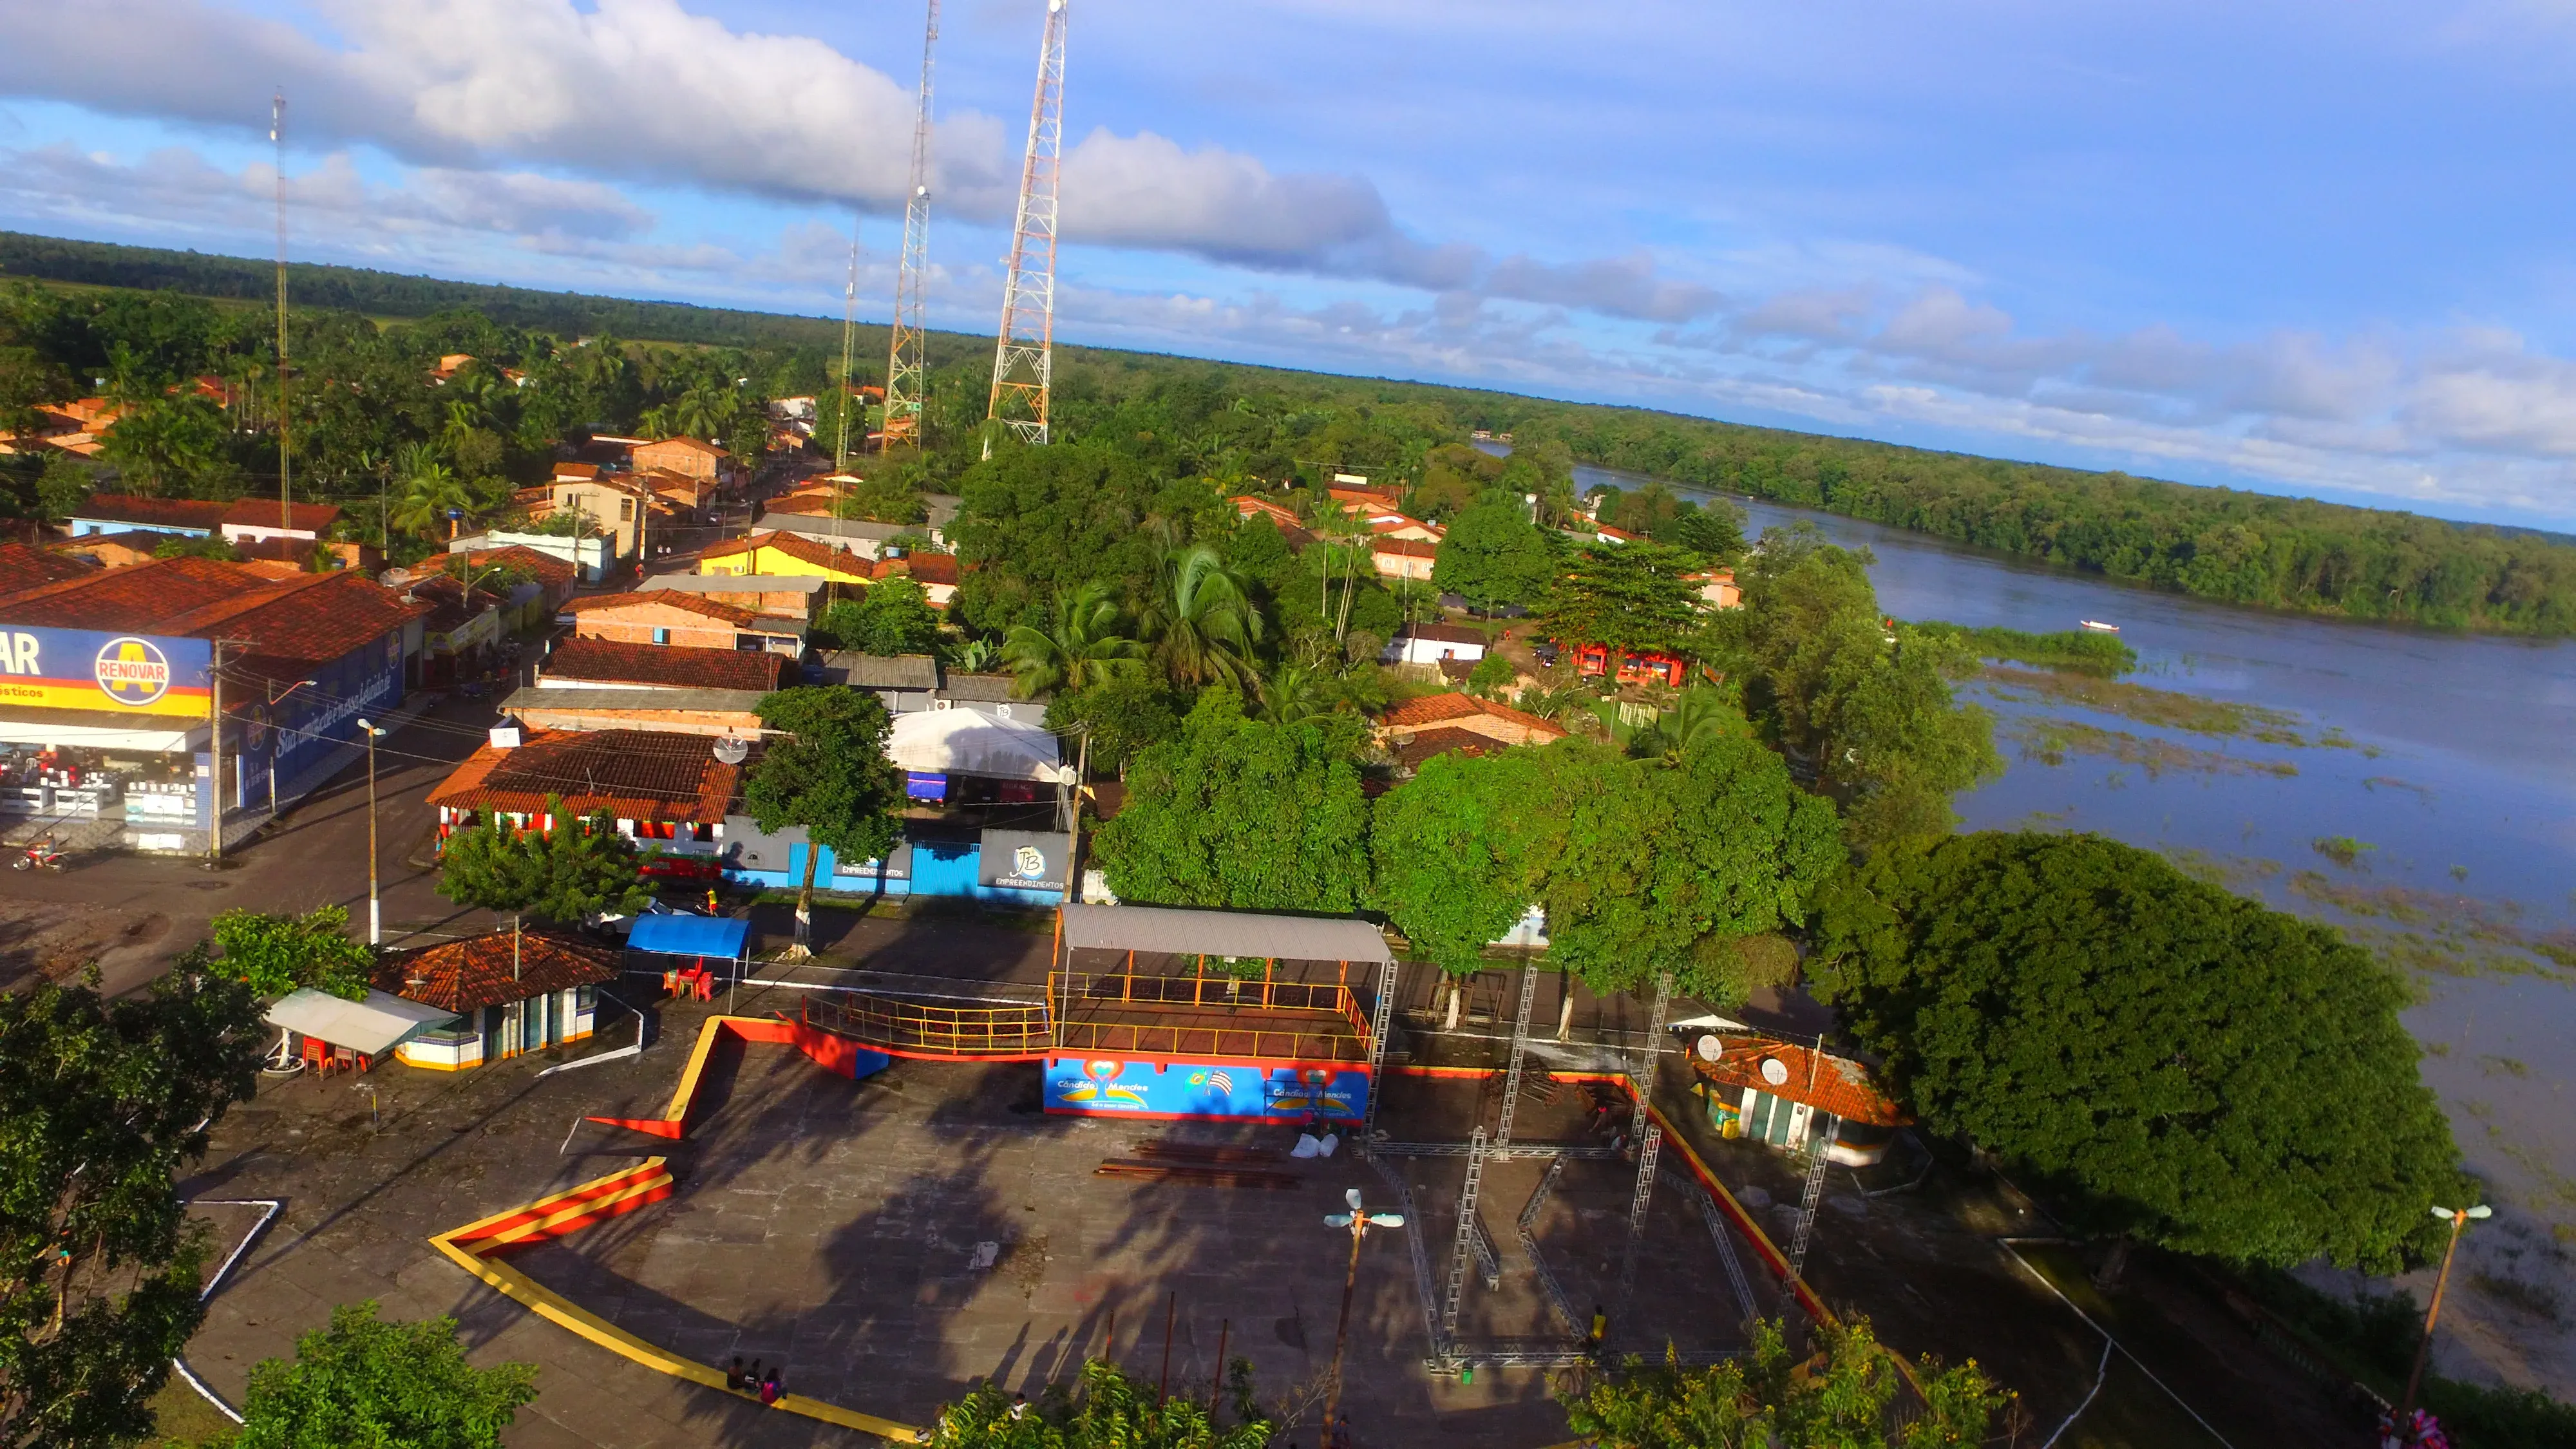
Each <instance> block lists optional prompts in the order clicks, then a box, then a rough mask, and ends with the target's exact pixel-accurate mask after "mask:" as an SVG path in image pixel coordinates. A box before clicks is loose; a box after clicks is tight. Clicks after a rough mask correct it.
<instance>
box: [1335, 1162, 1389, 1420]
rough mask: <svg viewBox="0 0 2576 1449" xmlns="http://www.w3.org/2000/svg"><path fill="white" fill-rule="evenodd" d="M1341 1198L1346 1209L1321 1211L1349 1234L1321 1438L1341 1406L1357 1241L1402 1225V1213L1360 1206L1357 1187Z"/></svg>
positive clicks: (1357, 1273)
mask: <svg viewBox="0 0 2576 1449" xmlns="http://www.w3.org/2000/svg"><path fill="white" fill-rule="evenodd" d="M1342 1200H1343V1201H1344V1202H1347V1203H1349V1204H1350V1205H1351V1210H1350V1211H1349V1212H1346V1213H1326V1214H1324V1226H1326V1227H1328V1228H1348V1229H1350V1233H1351V1266H1350V1271H1349V1272H1347V1273H1345V1274H1343V1275H1342V1321H1341V1323H1340V1324H1339V1325H1338V1326H1337V1327H1335V1328H1334V1329H1333V1387H1332V1390H1331V1392H1330V1393H1329V1394H1328V1395H1327V1396H1326V1398H1325V1400H1324V1437H1325V1438H1326V1439H1327V1440H1328V1441H1329V1440H1330V1438H1331V1436H1332V1433H1333V1423H1334V1419H1333V1415H1334V1412H1335V1411H1336V1410H1338V1409H1340V1408H1341V1406H1342V1346H1343V1345H1344V1344H1345V1343H1347V1342H1349V1341H1350V1336H1351V1289H1352V1288H1353V1287H1355V1286H1356V1285H1357V1284H1358V1283H1359V1279H1360V1240H1361V1239H1362V1238H1365V1237H1367V1236H1368V1230H1369V1229H1371V1228H1400V1227H1403V1226H1404V1214H1402V1213H1373V1212H1370V1211H1369V1210H1368V1209H1366V1208H1364V1207H1362V1206H1360V1190H1359V1189H1358V1188H1356V1187H1355V1188H1351V1189H1350V1190H1348V1191H1346V1192H1344V1193H1343V1194H1342Z"/></svg>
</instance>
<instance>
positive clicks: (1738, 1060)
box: [1691, 1031, 1912, 1167]
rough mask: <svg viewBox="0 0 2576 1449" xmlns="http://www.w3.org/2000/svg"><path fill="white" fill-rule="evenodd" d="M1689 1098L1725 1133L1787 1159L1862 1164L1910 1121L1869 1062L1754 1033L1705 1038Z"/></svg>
mask: <svg viewBox="0 0 2576 1449" xmlns="http://www.w3.org/2000/svg"><path fill="white" fill-rule="evenodd" d="M1691 1071H1692V1073H1693V1075H1694V1076H1696V1077H1697V1078H1698V1081H1697V1082H1695V1083H1694V1084H1693V1087H1692V1091H1693V1095H1695V1096H1698V1097H1699V1098H1701V1099H1702V1100H1703V1101H1705V1102H1706V1103H1707V1104H1708V1119H1709V1124H1710V1125H1711V1126H1713V1127H1715V1128H1717V1130H1718V1133H1719V1135H1721V1136H1725V1137H1750V1138H1753V1139H1755V1140H1757V1141H1761V1142H1767V1143H1769V1144H1770V1145H1772V1146H1773V1147H1777V1148H1779V1149H1781V1150H1782V1151H1784V1152H1787V1153H1789V1154H1791V1155H1792V1156H1800V1157H1803V1156H1805V1155H1807V1154H1808V1153H1809V1152H1811V1151H1814V1150H1815V1149H1816V1148H1818V1147H1822V1148H1823V1150H1824V1153H1825V1159H1826V1160H1827V1161H1829V1162H1838V1163H1841V1164H1843V1165H1844V1166H1846V1167H1867V1166H1869V1165H1870V1164H1872V1163H1874V1162H1877V1161H1879V1160H1880V1159H1882V1158H1884V1157H1885V1156H1886V1155H1887V1149H1888V1145H1889V1144H1890V1143H1891V1142H1893V1141H1895V1139H1896V1132H1897V1129H1898V1128H1900V1127H1903V1126H1905V1125H1906V1124H1907V1123H1908V1122H1910V1121H1911V1120H1912V1119H1911V1118H1909V1117H1908V1116H1906V1114H1905V1110H1904V1109H1903V1108H1902V1107H1900V1106H1898V1105H1897V1103H1896V1101H1895V1099H1894V1098H1892V1097H1890V1096H1888V1095H1887V1093H1886V1092H1885V1091H1884V1090H1883V1089H1882V1088H1881V1087H1880V1086H1879V1083H1878V1079H1877V1077H1876V1075H1875V1074H1874V1073H1873V1072H1872V1071H1871V1070H1870V1068H1869V1065H1868V1064H1867V1063H1865V1062H1863V1061H1861V1060H1860V1059H1858V1058H1856V1057H1848V1056H1843V1055H1840V1054H1838V1053H1835V1052H1829V1051H1826V1050H1824V1049H1822V1048H1821V1047H1819V1046H1814V1045H1809V1044H1806V1043H1801V1042H1792V1041H1783V1040H1781V1039H1779V1038H1777V1037H1773V1036H1768V1035H1764V1034H1762V1033H1759V1032H1747V1031H1720V1032H1712V1033H1710V1034H1708V1035H1705V1036H1702V1037H1701V1038H1700V1039H1699V1041H1698V1043H1697V1044H1696V1046H1695V1047H1694V1049H1693V1051H1692V1053H1691Z"/></svg>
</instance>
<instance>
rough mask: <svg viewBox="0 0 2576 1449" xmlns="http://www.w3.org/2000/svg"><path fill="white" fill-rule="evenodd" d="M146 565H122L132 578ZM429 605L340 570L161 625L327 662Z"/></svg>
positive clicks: (253, 649)
mask: <svg viewBox="0 0 2576 1449" xmlns="http://www.w3.org/2000/svg"><path fill="white" fill-rule="evenodd" d="M176 561H177V560H173V562H176ZM142 572H144V571H143V570H142V569H127V570H125V574H126V576H128V577H131V576H134V575H137V574H140V573H142ZM428 612H429V606H428V605H426V604H417V603H412V602H410V601H408V600H405V599H402V598H400V597H397V596H396V595H395V594H394V593H393V591H392V590H390V589H387V588H385V587H384V586H382V585H380V584H378V583H377V582H376V581H375V580H373V579H370V578H368V577H367V576H366V575H364V574H362V573H358V572H355V571H354V570H348V569H343V570H340V571H338V572H334V573H327V574H305V575H302V576H300V577H297V578H295V579H293V580H290V581H288V582H285V583H281V584H277V585H274V586H273V587H271V588H269V589H265V590H262V591H261V592H259V593H256V594H251V595H246V596H243V597H241V598H237V599H230V600H225V601H222V602H219V603H214V604H209V605H206V606H205V607H203V608H199V609H195V610H192V611H191V612H189V613H187V614H183V615H180V616H179V617H177V618H175V619H171V620H169V621H167V622H166V623H164V624H163V625H162V626H161V628H162V629H163V630H164V631H165V632H169V633H177V634H187V635H194V636H196V637H199V638H215V637H218V636H220V637H222V638H226V639H240V640H246V641H248V643H249V645H250V651H249V652H250V654H251V656H253V657H256V658H266V659H293V660H302V661H305V662H307V663H314V664H323V663H328V662H330V661H331V660H334V659H338V658H340V657H341V656H342V655H345V654H347V653H349V652H350V651H351V650H354V649H357V648H359V647H360V646H362V645H365V644H368V643H371V642H373V641H375V640H377V639H381V638H383V637H384V636H385V635H387V634H389V633H392V632H393V631H394V630H397V629H399V628H401V627H402V626H403V624H404V623H405V622H407V621H409V620H411V619H414V618H417V617H419V616H420V615H423V614H426V613H428Z"/></svg>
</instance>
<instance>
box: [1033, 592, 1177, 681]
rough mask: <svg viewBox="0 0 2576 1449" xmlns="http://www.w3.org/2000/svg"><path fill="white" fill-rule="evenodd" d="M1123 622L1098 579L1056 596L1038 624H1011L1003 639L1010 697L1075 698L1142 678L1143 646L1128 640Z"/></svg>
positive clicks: (1113, 597)
mask: <svg viewBox="0 0 2576 1449" xmlns="http://www.w3.org/2000/svg"><path fill="white" fill-rule="evenodd" d="M1124 623H1125V618H1124V614H1123V611H1121V610H1120V609H1119V607H1118V600H1117V597H1116V594H1115V593H1114V591H1112V590H1111V588H1110V587H1109V585H1108V584H1106V583H1103V582H1101V581H1099V580H1093V581H1092V582H1090V583H1086V584H1084V585H1082V586H1081V587H1079V588H1077V589H1075V590H1073V592H1072V593H1070V594H1059V595H1057V596H1056V600H1055V603H1054V604H1053V606H1051V607H1050V608H1049V609H1048V610H1047V616H1046V619H1045V621H1044V622H1043V623H1037V624H1014V625H1012V626H1011V631H1010V633H1009V634H1007V635H1005V636H1004V637H1003V640H1002V658H1003V660H1004V661H1005V662H1006V663H1008V664H1009V665H1010V668H1011V673H1012V674H1014V675H1016V676H1017V680H1016V682H1015V683H1014V684H1013V686H1012V688H1013V690H1014V692H1016V693H1018V694H1020V695H1022V696H1027V695H1033V694H1049V693H1053V692H1056V691H1059V690H1061V691H1065V692H1067V693H1080V692H1081V691H1083V690H1086V689H1089V688H1091V687H1092V686H1094V685H1097V684H1105V683H1107V682H1109V681H1110V680H1113V679H1124V678H1130V677H1133V676H1136V675H1138V674H1141V673H1143V672H1144V667H1145V646H1144V645H1142V644H1140V643H1138V642H1136V641H1135V640H1134V639H1131V638H1129V637H1127V635H1126V634H1125V632H1124V631H1123V627H1122V626H1123V625H1124Z"/></svg>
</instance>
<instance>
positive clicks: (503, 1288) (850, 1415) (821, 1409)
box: [429, 1018, 929, 1444]
mask: <svg viewBox="0 0 2576 1449" xmlns="http://www.w3.org/2000/svg"><path fill="white" fill-rule="evenodd" d="M722 1020H723V1018H716V1019H715V1020H711V1021H709V1022H708V1023H707V1025H708V1027H709V1028H710V1030H708V1031H706V1032H703V1033H701V1034H700V1036H699V1038H698V1050H697V1054H696V1055H695V1056H694V1057H692V1058H691V1060H690V1063H689V1072H688V1076H687V1078H686V1079H684V1081H683V1082H682V1085H681V1091H682V1096H681V1097H680V1100H679V1103H678V1105H677V1107H676V1108H675V1114H674V1115H676V1114H677V1112H678V1111H684V1110H686V1107H687V1104H688V1096H687V1094H688V1093H689V1092H692V1091H694V1090H695V1089H696V1086H697V1075H698V1072H699V1070H700V1069H701V1068H702V1067H704V1066H705V1064H706V1056H707V1052H708V1050H709V1048H710V1046H711V1045H712V1043H713V1042H714V1040H715V1036H716V1031H715V1030H714V1028H716V1027H717V1023H718V1022H720V1021H722ZM648 1170H649V1171H651V1172H652V1174H653V1175H652V1176H650V1177H646V1178H643V1179H641V1180H639V1181H636V1182H633V1183H631V1184H629V1185H628V1186H626V1187H624V1188H621V1189H619V1190H618V1191H616V1192H610V1193H602V1194H600V1195H598V1196H596V1197H584V1196H583V1195H582V1194H583V1193H584V1192H586V1191H588V1190H590V1189H594V1188H597V1187H598V1186H599V1185H600V1184H602V1183H607V1182H613V1181H616V1180H617V1179H619V1178H625V1177H633V1176H635V1174H637V1173H638V1172H639V1171H648ZM671 1183H672V1179H671V1174H670V1172H669V1170H668V1167H667V1159H664V1158H660V1157H649V1158H646V1159H645V1160H644V1161H642V1162H640V1163H638V1164H636V1165H635V1166H634V1167H630V1168H626V1169H623V1170H621V1171H618V1172H612V1173H610V1174H608V1175H607V1176H605V1177H595V1178H592V1179H591V1180H590V1181H588V1182H585V1183H581V1184H578V1185H577V1186H574V1187H569V1188H566V1189H564V1190H563V1191H561V1192H556V1193H549V1194H547V1195H546V1196H544V1197H541V1198H538V1199H537V1200H536V1201H534V1202H530V1203H526V1204H523V1205H521V1206H519V1207H514V1208H509V1209H506V1210H504V1211H502V1212H497V1213H494V1214H492V1215H491V1216H490V1217H486V1218H479V1219H477V1220H475V1221H473V1222H470V1223H467V1224H466V1225H465V1226H463V1227H460V1228H450V1229H448V1230H447V1231H446V1232H443V1233H440V1234H438V1235H437V1236H435V1237H433V1238H431V1239H430V1240H429V1242H430V1246H432V1247H434V1248H436V1249H438V1251H439V1252H441V1253H443V1254H445V1255H446V1256H447V1257H448V1259H449V1260H450V1261H452V1262H454V1263H455V1264H456V1266H458V1267H460V1268H463V1269H464V1270H465V1271H466V1272H468V1273H471V1274H473V1275H474V1276H475V1277H477V1278H480V1279H482V1280H483V1282H484V1283H485V1284H486V1285H488V1286H489V1287H491V1288H492V1289H494V1290H495V1291H497V1292H499V1293H502V1294H504V1295H506V1296H508V1297H510V1298H513V1299H515V1300H517V1301H518V1302H519V1303H521V1304H523V1305H525V1306H526V1307H527V1308H528V1309H529V1311H531V1312H533V1313H535V1314H536V1315H537V1316H538V1317H540V1318H543V1319H545V1320H546V1321H548V1322H550V1323H553V1324H555V1325H556V1326H557V1327H560V1328H567V1329H570V1330H572V1331H573V1332H574V1333H577V1334H579V1335H580V1336H582V1337H583V1338H586V1339H589V1340H590V1341H591V1342H592V1343H595V1344H597V1345H599V1346H600V1347H601V1348H604V1349H607V1350H608V1351H609V1352H611V1353H614V1354H617V1355H619V1356H620V1357H623V1358H626V1359H628V1360H631V1361H632V1362H635V1363H639V1364H642V1365H643V1366H644V1367H646V1368H649V1369H652V1370H654V1371H656V1372H658V1373H666V1374H669V1375H670V1376H672V1377H673V1378H678V1379H687V1380H688V1381H689V1382H691V1383H693V1384H704V1385H705V1386H707V1387H708V1388H711V1389H716V1390H719V1391H726V1390H725V1376H724V1373H723V1371H722V1370H719V1369H717V1368H714V1367H712V1366H710V1365H708V1364H702V1363H699V1362H698V1361H696V1360H695V1359H686V1358H682V1357H680V1356H679V1355H678V1354H676V1353H673V1352H671V1351H670V1350H669V1349H666V1348H662V1347H660V1346H658V1345H655V1344H652V1343H648V1342H646V1341H645V1340H643V1339H641V1338H638V1337H636V1336H635V1335H634V1334H632V1333H629V1332H627V1331H626V1330H625V1329H622V1328H619V1327H618V1326H617V1325H615V1324H613V1323H610V1322H609V1321H608V1320H606V1319H604V1318H601V1317H600V1316H599V1315H598V1314H596V1313H593V1312H591V1311H590V1310H589V1309H586V1308H583V1307H582V1306H580V1305H579V1304H577V1303H574V1302H573V1301H572V1300H571V1299H569V1298H566V1297H564V1296H563V1295H562V1294H560V1293H557V1292H555V1291H554V1290H553V1289H551V1288H548V1287H546V1286H545V1285H544V1284H541V1283H539V1282H537V1281H536V1280H535V1279H533V1278H530V1277H529V1276H528V1275H527V1274H525V1273H522V1272H520V1271H519V1270H518V1269H516V1268H512V1267H510V1266H508V1265H507V1264H503V1263H496V1262H493V1261H491V1260H489V1259H487V1258H485V1257H483V1256H481V1253H478V1252H477V1251H475V1249H474V1248H468V1247H465V1246H463V1245H462V1244H460V1243H459V1242H458V1241H457V1239H459V1238H461V1237H465V1236H467V1235H469V1234H472V1233H475V1232H476V1231H477V1230H478V1229H479V1230H489V1229H490V1228H491V1227H492V1225H493V1224H495V1223H501V1222H506V1221H508V1220H510V1219H511V1218H516V1217H522V1216H525V1215H527V1214H529V1213H535V1214H537V1215H538V1216H537V1217H535V1218H534V1219H532V1220H530V1221H527V1222H524V1223H521V1224H519V1225H518V1226H516V1227H513V1228H511V1229H508V1230H507V1231H506V1232H504V1233H498V1234H494V1235H493V1236H491V1237H488V1238H483V1239H479V1240H478V1241H477V1243H476V1247H477V1248H480V1249H481V1250H482V1252H490V1251H492V1250H494V1249H497V1248H503V1247H508V1246H511V1245H512V1244H514V1243H518V1242H521V1241H524V1240H525V1239H526V1238H528V1237H529V1236H530V1235H531V1234H533V1233H536V1232H538V1231H540V1230H541V1229H543V1228H546V1227H550V1226H553V1225H555V1224H558V1223H562V1222H564V1221H566V1220H568V1219H571V1218H575V1217H580V1216H584V1215H586V1214H590V1213H595V1212H598V1211H599V1210H600V1209H602V1208H606V1207H613V1206H615V1205H616V1204H618V1203H622V1202H628V1201H631V1200H633V1199H634V1198H637V1197H640V1196H643V1195H644V1194H647V1193H651V1192H658V1191H660V1190H662V1189H663V1188H666V1187H669V1186H671ZM727 1392H733V1393H735V1394H736V1396H738V1397H739V1396H740V1391H738V1390H732V1391H727ZM752 1402H754V1403H758V1402H759V1400H758V1399H756V1398H755V1399H753V1400H752ZM769 1407H771V1408H774V1409H784V1410H786V1411H787V1412H788V1413H791V1414H802V1415H804V1416H805V1417H806V1418H809V1419H820V1420H822V1421H823V1422H824V1423H826V1424H837V1425H839V1426H840V1427H842V1428H844V1429H856V1430H859V1431H860V1432H862V1433H867V1434H874V1435H876V1436H877V1437H879V1438H881V1439H890V1440H893V1441H894V1442H896V1443H898V1444H917V1443H920V1442H922V1441H923V1440H925V1439H927V1438H928V1437H929V1435H928V1433H927V1431H925V1430H922V1429H918V1428H915V1427H914V1426H912V1425H910V1424H900V1423H897V1422H895V1421H894V1420H892V1419H880V1418H878V1417H877V1416H876V1415H874V1414H863V1413H860V1412H859V1411H858V1410H856V1409H844V1408H842V1407H841V1406H840V1405H838V1404H827V1403H825V1402H823V1401H822V1400H821V1399H816V1398H809V1397H807V1396H806V1395H804V1394H782V1395H780V1396H779V1399H778V1402H777V1403H775V1404H772V1405H770V1406H769Z"/></svg>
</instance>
